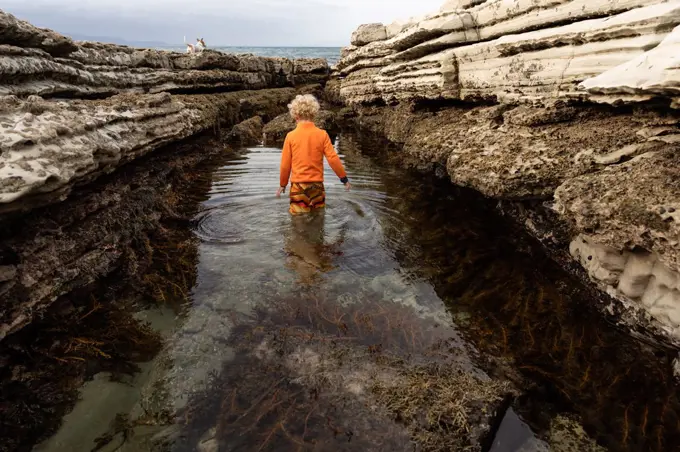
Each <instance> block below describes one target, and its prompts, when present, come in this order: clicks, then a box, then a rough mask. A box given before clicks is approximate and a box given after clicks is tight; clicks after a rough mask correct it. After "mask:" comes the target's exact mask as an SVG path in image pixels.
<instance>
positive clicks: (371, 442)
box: [180, 293, 510, 451]
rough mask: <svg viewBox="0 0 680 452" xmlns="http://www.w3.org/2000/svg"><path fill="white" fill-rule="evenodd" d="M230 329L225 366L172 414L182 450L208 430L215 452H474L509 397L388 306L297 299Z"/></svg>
mask: <svg viewBox="0 0 680 452" xmlns="http://www.w3.org/2000/svg"><path fill="white" fill-rule="evenodd" d="M234 323H235V325H234V329H233V332H232V334H231V336H230V337H229V338H228V339H227V340H228V342H229V343H230V344H231V345H232V346H233V347H234V348H235V350H236V358H235V359H234V360H233V361H230V362H229V363H227V364H225V366H224V368H223V369H222V371H221V373H220V374H219V375H216V376H214V378H213V380H212V382H211V383H210V384H209V385H208V386H207V387H206V389H205V390H203V391H201V392H200V393H198V394H195V395H194V397H193V398H192V400H191V402H190V403H189V405H188V407H187V409H186V410H185V411H184V412H183V413H181V416H180V419H182V421H183V423H184V426H185V427H184V428H185V430H186V437H187V443H186V446H187V448H189V449H190V446H191V445H192V444H196V443H198V442H199V441H200V438H201V437H202V436H203V435H204V430H205V426H206V425H208V426H209V425H215V426H216V428H215V430H214V441H216V442H217V443H218V444H220V446H221V447H222V448H223V450H239V449H240V448H243V447H246V446H248V447H250V449H249V450H413V448H414V447H415V449H416V450H427V451H445V450H446V451H448V450H481V441H482V440H483V439H485V435H486V434H488V431H489V423H490V419H492V418H493V417H494V416H495V413H496V408H497V406H498V405H499V404H500V403H501V402H502V401H503V400H504V397H505V395H506V394H507V393H508V392H509V391H510V389H509V387H508V386H507V384H504V383H500V382H498V381H495V380H492V379H489V378H488V377H486V376H485V375H484V374H482V373H480V372H479V371H478V370H476V369H475V368H474V367H472V365H471V363H470V362H469V361H467V360H465V359H461V356H460V355H459V353H457V347H460V344H455V343H454V342H452V341H451V340H450V339H449V338H447V337H446V333H445V331H444V329H443V328H437V325H436V322H434V321H432V320H429V319H424V318H422V317H419V316H418V314H417V313H416V312H415V311H414V310H413V309H412V308H410V307H406V306H403V305H399V304H396V303H385V302H381V303H372V302H365V303H353V304H345V305H343V304H340V303H338V302H336V301H331V300H327V299H324V298H322V297H319V296H316V295H314V294H309V293H305V294H301V296H300V297H298V298H286V299H279V300H273V301H271V302H270V303H268V305H267V306H257V307H256V309H255V310H254V313H253V315H252V316H246V317H244V316H234ZM203 440H204V441H205V437H203Z"/></svg>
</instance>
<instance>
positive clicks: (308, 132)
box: [276, 94, 351, 215]
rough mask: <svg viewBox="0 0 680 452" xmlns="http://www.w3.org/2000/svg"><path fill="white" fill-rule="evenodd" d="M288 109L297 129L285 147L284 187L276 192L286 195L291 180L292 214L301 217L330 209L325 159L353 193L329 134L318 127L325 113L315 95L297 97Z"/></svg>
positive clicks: (281, 182)
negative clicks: (324, 169) (325, 180)
mask: <svg viewBox="0 0 680 452" xmlns="http://www.w3.org/2000/svg"><path fill="white" fill-rule="evenodd" d="M288 109H289V110H290V114H291V116H292V117H293V119H295V122H296V123H297V127H296V128H295V130H293V131H292V132H290V133H288V135H287V136H286V140H285V142H284V143H283V153H282V154H281V173H280V181H279V182H280V187H279V189H278V190H277V191H276V197H277V198H279V197H281V194H282V193H284V192H285V191H286V186H287V185H288V180H289V179H290V181H291V186H290V213H291V214H293V215H297V214H302V213H309V212H311V211H312V210H316V209H322V208H324V207H325V205H326V190H325V187H324V184H323V157H324V155H325V156H326V160H328V163H329V164H330V166H331V168H332V169H333V171H334V172H335V174H336V175H337V176H338V177H339V178H340V182H342V183H343V184H344V185H345V189H346V190H349V189H350V187H351V185H350V183H349V180H348V179H347V173H346V172H345V168H344V167H343V165H342V162H341V161H340V157H338V154H337V153H336V152H335V148H334V147H333V143H331V139H330V137H329V136H328V133H327V132H326V131H324V130H321V129H319V128H318V127H316V125H315V124H314V120H315V119H316V116H317V115H318V113H319V110H320V109H321V107H320V106H319V102H318V101H317V100H316V98H315V97H314V96H312V95H311V94H306V95H304V96H297V97H296V98H295V99H294V100H293V102H291V103H290V105H288ZM291 173H292V177H291Z"/></svg>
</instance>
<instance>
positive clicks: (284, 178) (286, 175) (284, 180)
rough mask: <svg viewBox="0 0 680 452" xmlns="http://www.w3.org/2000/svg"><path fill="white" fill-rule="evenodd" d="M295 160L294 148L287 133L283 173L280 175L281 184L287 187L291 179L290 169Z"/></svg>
mask: <svg viewBox="0 0 680 452" xmlns="http://www.w3.org/2000/svg"><path fill="white" fill-rule="evenodd" d="M292 161H293V149H292V148H291V145H290V138H289V137H288V135H286V140H285V141H284V142H283V152H282V153H281V174H280V176H279V186H280V187H281V188H285V187H286V185H288V179H290V170H291V165H292Z"/></svg>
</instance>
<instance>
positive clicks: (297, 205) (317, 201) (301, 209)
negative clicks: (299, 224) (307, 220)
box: [289, 182, 326, 215]
mask: <svg viewBox="0 0 680 452" xmlns="http://www.w3.org/2000/svg"><path fill="white" fill-rule="evenodd" d="M324 207H326V189H325V187H324V185H323V183H321V182H310V183H304V182H303V183H298V182H293V183H292V184H291V186H290V210H289V211H290V213H292V214H293V215H298V214H301V213H309V212H311V211H312V210H314V209H323V208H324Z"/></svg>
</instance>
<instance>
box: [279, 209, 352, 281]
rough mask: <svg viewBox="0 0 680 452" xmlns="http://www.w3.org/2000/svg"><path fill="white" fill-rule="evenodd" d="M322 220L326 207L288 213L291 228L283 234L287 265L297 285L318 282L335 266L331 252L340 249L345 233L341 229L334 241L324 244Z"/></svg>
mask: <svg viewBox="0 0 680 452" xmlns="http://www.w3.org/2000/svg"><path fill="white" fill-rule="evenodd" d="M325 219H326V212H325V210H320V211H315V212H312V213H310V214H308V215H291V218H290V229H289V230H288V231H287V233H286V234H284V237H283V241H284V246H285V252H286V255H287V258H286V266H287V267H288V268H290V269H291V270H293V271H295V272H296V273H297V274H298V275H299V283H300V285H303V286H309V285H312V284H314V283H318V282H319V277H320V275H321V274H322V273H325V272H327V271H330V270H332V269H333V268H334V266H333V259H332V258H333V254H334V253H338V252H339V251H338V250H339V249H340V247H341V246H342V243H343V241H344V233H343V232H342V230H341V231H340V234H339V236H338V238H337V239H336V240H335V242H334V243H330V244H328V243H326V241H325V231H324V223H325Z"/></svg>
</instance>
